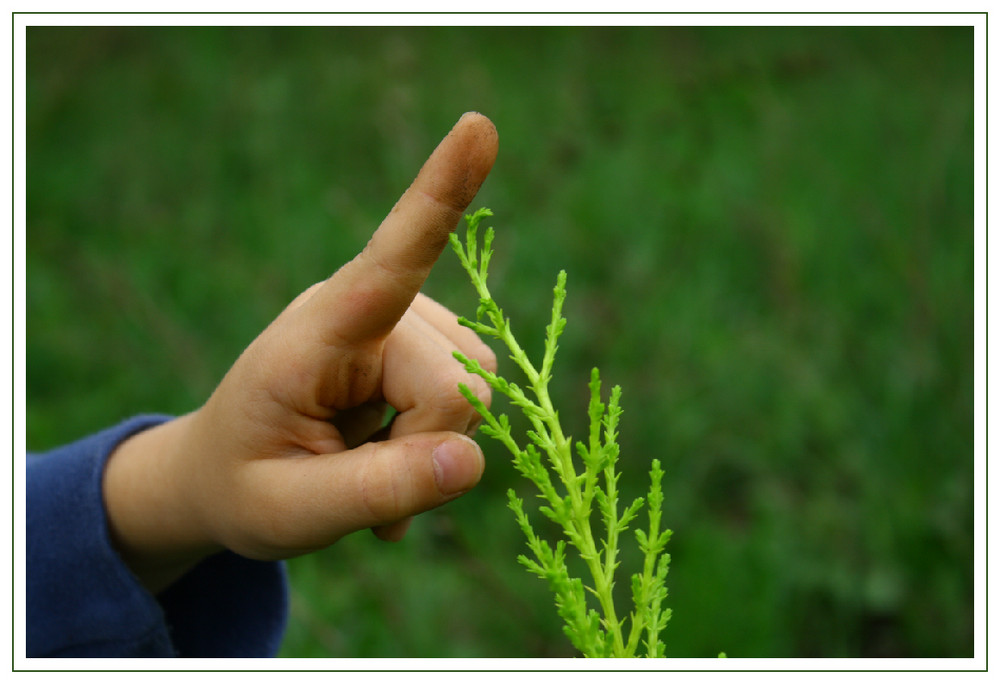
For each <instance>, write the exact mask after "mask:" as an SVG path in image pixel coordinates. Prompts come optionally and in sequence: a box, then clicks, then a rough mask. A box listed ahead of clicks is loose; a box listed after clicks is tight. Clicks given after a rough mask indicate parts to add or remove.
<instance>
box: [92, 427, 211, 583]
mask: <svg viewBox="0 0 1000 684" xmlns="http://www.w3.org/2000/svg"><path fill="white" fill-rule="evenodd" d="M195 415H196V414H188V415H186V416H182V417H180V418H177V419H176V420H172V421H170V422H167V423H163V424H161V425H158V426H156V427H153V428H150V429H148V430H144V431H143V432H140V433H138V434H136V435H133V436H132V437H130V438H129V439H127V440H125V441H124V442H122V443H121V444H120V445H119V446H118V448H117V449H115V451H114V452H113V453H112V454H111V456H110V457H109V458H108V462H107V466H106V468H105V471H104V502H105V506H106V509H107V517H108V528H109V532H110V534H111V539H112V541H113V542H114V544H115V547H116V548H117V549H118V552H119V553H120V554H121V556H122V559H123V560H124V561H125V562H126V564H127V565H128V566H129V568H130V569H131V570H132V572H133V573H135V575H136V576H137V577H138V578H139V580H140V581H141V582H142V584H143V585H144V586H145V587H146V588H147V589H148V590H149V591H151V592H152V593H154V594H155V593H158V592H160V591H162V590H163V589H165V588H166V587H168V586H170V585H171V584H172V583H173V582H174V581H175V580H177V579H178V578H179V577H181V576H182V575H183V574H184V573H186V572H187V571H189V570H190V569H191V568H193V567H194V566H195V565H197V564H198V562H200V561H201V560H203V559H204V558H206V557H208V556H209V555H211V554H213V553H215V552H218V551H221V550H222V547H221V546H219V545H217V544H215V543H214V542H213V541H212V540H211V539H210V538H209V537H208V535H207V534H206V532H205V529H206V528H205V526H204V525H203V524H202V523H201V521H200V520H199V517H198V514H197V509H196V507H195V506H193V505H192V502H191V500H190V494H191V492H190V491H189V488H187V487H185V486H184V483H183V481H182V475H183V471H182V469H181V468H179V467H178V466H179V465H180V464H183V463H185V462H186V458H185V457H187V456H190V453H185V450H186V449H187V446H186V443H187V440H186V435H187V432H188V430H189V428H190V425H191V423H192V422H193V420H194V417H195ZM206 466H207V464H206Z"/></svg>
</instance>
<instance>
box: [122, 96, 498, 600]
mask: <svg viewBox="0 0 1000 684" xmlns="http://www.w3.org/2000/svg"><path fill="white" fill-rule="evenodd" d="M496 152H497V134H496V129H495V128H494V127H493V124H492V123H491V122H490V121H489V119H487V118H486V117H484V116H481V115H479V114H466V115H465V116H463V117H462V119H461V120H460V121H459V122H458V123H457V124H456V125H455V128H454V129H453V130H452V131H451V133H450V134H449V135H448V136H447V137H446V138H445V139H444V140H443V141H442V142H441V144H440V145H439V146H438V147H437V149H436V150H435V151H434V153H433V154H432V155H431V157H430V158H429V159H428V160H427V162H426V163H425V165H424V167H423V168H422V169H421V170H420V173H419V174H418V176H417V178H416V180H415V181H414V182H413V185H412V186H411V187H410V188H409V189H408V190H407V191H406V193H404V195H403V196H402V198H401V199H400V200H399V202H398V203H397V204H396V206H395V207H394V208H393V210H392V211H391V212H390V213H389V215H388V216H387V217H386V219H385V221H383V223H382V225H381V226H380V227H379V229H378V230H377V231H376V232H375V234H374V235H373V237H372V239H371V241H370V242H369V244H368V246H367V247H365V249H364V251H362V252H361V254H359V255H358V256H357V257H356V258H355V259H354V260H353V261H351V262H350V263H348V264H346V265H345V266H344V267H342V268H341V269H340V270H339V271H337V272H336V273H335V274H334V275H333V276H331V277H330V278H329V279H328V280H326V281H325V282H323V283H319V284H317V285H314V286H313V287H311V288H309V289H308V290H306V291H305V292H304V293H302V294H301V295H300V296H299V297H297V298H296V299H295V300H294V301H293V302H292V303H291V304H290V305H289V306H288V308H287V309H286V310H285V311H284V312H282V313H281V315H280V316H278V318H277V319H276V320H275V321H274V322H273V323H272V324H271V325H270V326H268V328H267V329H265V330H264V332H263V333H261V335H260V336H259V337H258V338H257V339H256V340H254V342H253V343H252V344H251V345H250V346H249V347H248V348H247V349H246V351H245V352H244V353H243V354H242V355H241V356H240V358H239V359H238V360H237V361H236V363H235V364H234V365H233V367H232V369H231V370H230V371H229V373H228V374H227V375H226V376H225V378H224V379H223V380H222V382H221V383H220V385H219V387H218V388H217V390H216V391H215V392H214V393H213V395H212V396H211V398H210V399H209V400H208V402H207V403H206V404H205V405H204V406H203V407H202V408H200V409H199V410H197V411H195V412H194V413H191V414H188V415H186V416H183V417H181V418H178V419H177V420H175V421H171V422H169V423H165V424H163V425H161V426H159V427H157V428H153V429H151V430H148V431H146V432H143V433H140V434H138V435H136V436H135V437H133V438H131V439H129V440H127V441H126V442H125V443H123V444H122V445H121V446H120V447H119V448H118V449H117V450H116V452H115V453H114V454H113V455H112V457H111V459H110V460H109V462H108V467H107V470H106V473H105V482H104V486H105V499H106V503H107V508H108V518H109V525H110V527H111V531H112V535H113V538H114V539H115V541H116V543H117V545H118V547H119V549H120V550H121V552H122V554H123V556H124V557H125V559H126V561H128V562H129V564H130V565H131V567H132V568H133V570H134V571H135V572H136V573H137V574H138V576H139V577H140V579H142V580H143V581H144V582H145V583H146V585H147V586H148V587H150V588H151V589H153V590H154V591H155V590H159V589H160V588H163V587H165V586H166V585H168V584H169V583H170V582H172V581H173V580H174V579H176V578H177V577H178V576H179V575H180V574H182V573H183V572H185V571H186V570H187V569H189V568H190V567H191V566H193V565H194V564H195V563H197V562H198V561H199V560H200V559H201V558H204V557H205V556H206V555H208V554H210V553H213V552H215V551H218V550H220V549H223V548H228V549H230V550H232V551H235V552H236V553H239V554H242V555H244V556H247V557H250V558H257V559H279V558H287V557H291V556H295V555H299V554H302V553H306V552H309V551H314V550H317V549H320V548H323V547H325V546H328V545H330V544H332V543H333V542H335V541H337V540H338V539H339V538H341V537H343V536H344V535H346V534H349V533H351V532H354V531H356V530H361V529H364V528H368V527H373V528H375V531H376V534H378V535H379V536H380V537H382V538H384V539H399V538H401V537H402V535H403V534H404V533H405V530H406V525H407V520H408V518H409V516H411V515H414V514H416V513H419V512H422V511H425V510H428V509H431V508H434V507H436V506H439V505H441V504H442V503H444V502H446V501H449V500H451V499H453V498H455V497H457V496H459V495H460V494H462V493H464V492H466V491H468V490H469V489H470V488H471V487H473V486H474V485H475V484H476V483H477V482H478V481H479V478H480V476H481V474H482V470H483V457H482V454H481V452H480V451H479V448H478V447H477V446H476V445H475V443H474V442H473V441H472V440H471V439H469V438H468V437H466V435H468V434H471V433H472V431H473V430H474V429H475V426H476V424H477V419H478V416H477V415H476V414H475V411H474V410H473V409H472V408H471V406H470V405H469V404H468V402H467V401H466V400H465V399H464V397H462V396H461V395H460V394H459V393H458V390H457V385H458V383H459V382H464V383H466V384H467V385H469V386H470V387H472V388H474V390H475V391H476V392H477V394H479V395H480V396H481V397H482V398H483V399H484V400H487V401H488V399H489V388H488V387H487V386H486V385H485V383H483V382H482V381H481V380H480V379H479V378H477V377H475V376H471V375H469V374H467V373H466V372H465V371H464V369H463V368H462V366H461V365H460V364H459V363H458V362H457V361H456V360H455V359H454V358H453V357H452V352H453V351H454V350H456V349H458V350H461V351H462V352H463V353H464V354H466V355H467V356H469V357H470V358H474V359H478V360H479V361H480V363H481V364H482V365H483V366H484V367H487V368H490V367H495V358H494V356H493V353H492V352H491V351H490V350H489V348H488V347H486V345H484V344H483V343H482V342H480V341H479V339H478V338H476V336H475V335H473V334H472V333H471V332H470V331H469V330H467V329H465V328H463V327H461V326H459V325H458V323H457V322H456V319H455V316H454V315H453V314H451V313H450V312H448V311H447V310H446V309H444V308H443V307H442V306H440V305H439V304H437V303H435V302H434V301H432V300H430V299H428V298H427V297H424V296H422V295H420V294H418V291H419V289H420V287H421V286H422V284H423V282H424V279H425V278H426V277H427V275H428V273H429V272H430V269H431V267H432V266H433V264H434V262H435V260H436V259H437V257H438V255H439V254H440V253H441V250H442V249H443V247H444V245H445V244H446V243H447V238H448V234H449V233H450V232H451V230H452V229H454V227H455V225H456V224H457V222H458V220H459V218H461V215H462V213H463V212H464V211H465V209H466V207H467V206H468V204H469V203H470V202H471V201H472V198H473V197H474V196H475V194H476V192H477V191H478V190H479V186H480V185H481V184H482V182H483V180H485V178H486V175H487V174H488V173H489V170H490V168H491V166H492V165H493V161H494V159H495V157H496ZM387 405H388V406H391V407H392V408H394V409H395V410H396V411H398V415H397V416H396V417H395V419H394V421H393V422H392V423H391V426H390V427H389V429H388V430H387V431H383V434H376V433H378V432H379V431H380V429H381V427H382V425H383V416H384V412H385V408H386V406H387ZM384 432H387V433H388V434H387V435H385V434H384ZM383 436H385V437H387V438H386V439H384V440H383V441H378V440H379V439H380V438H382V437H383ZM373 437H375V440H372V439H371V438H373Z"/></svg>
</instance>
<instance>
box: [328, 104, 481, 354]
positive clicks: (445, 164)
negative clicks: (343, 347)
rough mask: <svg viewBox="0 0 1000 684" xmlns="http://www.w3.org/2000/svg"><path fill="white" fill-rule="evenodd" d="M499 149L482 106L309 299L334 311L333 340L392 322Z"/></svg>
mask: <svg viewBox="0 0 1000 684" xmlns="http://www.w3.org/2000/svg"><path fill="white" fill-rule="evenodd" d="M496 154H497V132H496V128H495V127H494V126H493V123H492V122H491V121H490V120H489V119H488V118H486V117H485V116H483V115H482V114H478V113H475V112H469V113H467V114H464V115H463V116H462V118H461V119H459V121H458V123H456V124H455V126H454V128H452V130H451V132H450V133H448V135H447V136H446V137H445V138H444V140H442V141H441V143H440V144H438V146H437V148H436V149H435V150H434V152H433V153H431V156H430V157H429V158H428V159H427V161H426V162H425V163H424V165H423V167H422V168H421V169H420V172H419V173H418V174H417V177H416V179H415V180H414V181H413V184H412V185H411V186H410V187H409V189H407V191H406V192H405V193H403V196H402V197H401V198H400V199H399V201H398V202H397V203H396V206H394V207H393V208H392V211H390V212H389V215H388V216H386V218H385V220H384V221H383V222H382V225H380V226H379V228H378V230H376V231H375V234H374V235H373V236H372V238H371V240H370V241H369V243H368V245H367V246H366V247H365V248H364V250H363V251H362V252H361V253H360V254H359V255H358V256H357V257H355V258H354V260H352V261H351V262H349V263H348V264H346V265H345V266H344V267H343V268H341V269H340V270H339V271H338V272H337V273H335V274H334V275H333V276H332V277H331V278H330V279H329V280H328V281H327V283H326V284H325V285H324V287H322V288H321V289H320V290H319V291H317V293H316V296H314V297H313V298H311V300H310V301H309V304H310V305H316V306H319V307H322V310H324V311H328V312H330V315H329V316H327V317H326V318H325V319H324V320H325V324H324V325H325V331H324V332H325V333H326V334H325V335H324V337H325V338H326V339H327V340H328V341H329V340H331V339H332V340H333V341H336V342H341V343H344V342H346V343H357V342H363V341H367V340H371V339H375V338H378V337H381V336H384V335H385V334H387V333H388V332H389V331H390V330H391V329H392V327H393V326H394V325H395V324H396V323H397V322H398V321H399V319H400V318H401V317H402V315H403V313H405V311H406V309H407V308H408V307H409V305H410V302H412V301H413V298H414V297H415V296H416V294H417V292H418V291H419V290H420V288H421V286H422V285H423V283H424V280H425V279H426V278H427V275H428V274H429V273H430V270H431V267H432V266H433V265H434V262H435V261H436V260H437V258H438V256H440V254H441V251H442V249H444V246H445V245H446V244H447V242H448V234H449V233H450V232H451V231H452V230H454V228H455V226H456V225H457V223H458V220H459V219H460V218H461V216H462V213H463V212H464V211H465V210H466V208H467V207H468V205H469V203H470V202H471V201H472V199H473V198H474V197H475V196H476V193H477V192H478V191H479V187H480V186H481V185H482V183H483V181H484V180H486V176H487V174H489V172H490V169H491V168H492V166H493V162H494V160H495V159H496ZM321 318H322V317H321Z"/></svg>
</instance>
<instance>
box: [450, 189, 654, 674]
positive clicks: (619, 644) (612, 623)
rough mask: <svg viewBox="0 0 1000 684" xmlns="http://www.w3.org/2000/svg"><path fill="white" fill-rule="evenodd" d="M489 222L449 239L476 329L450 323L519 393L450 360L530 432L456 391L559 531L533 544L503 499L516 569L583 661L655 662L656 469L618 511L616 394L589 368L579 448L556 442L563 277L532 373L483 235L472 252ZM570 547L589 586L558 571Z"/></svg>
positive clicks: (518, 503)
mask: <svg viewBox="0 0 1000 684" xmlns="http://www.w3.org/2000/svg"><path fill="white" fill-rule="evenodd" d="M492 215H493V212H492V211H490V210H489V209H485V208H483V209H479V210H478V211H476V212H475V213H473V214H471V215H469V216H466V217H465V220H466V224H467V227H468V230H467V232H466V238H465V243H464V244H463V243H462V241H461V240H459V238H458V237H457V236H456V235H455V234H452V235H451V245H452V247H453V248H454V250H455V253H456V254H458V258H459V259H460V260H461V262H462V266H463V267H464V268H465V270H466V272H467V273H468V274H469V277H470V279H471V280H472V284H473V286H474V287H475V288H476V292H477V293H478V294H479V307H478V308H477V309H476V320H474V321H473V320H469V319H467V318H460V319H459V322H460V323H462V325H465V326H467V327H469V328H471V329H472V330H474V331H475V332H477V333H479V334H480V335H485V336H487V337H495V338H497V339H498V340H500V341H501V342H503V344H504V345H506V347H507V349H508V350H509V351H510V358H511V359H513V361H514V363H516V364H517V366H518V367H519V368H520V369H521V371H523V373H524V376H525V378H526V380H527V388H528V391H525V390H524V389H522V388H521V387H520V386H519V385H517V384H515V383H513V382H510V381H508V380H506V379H504V378H503V377H500V376H499V375H498V374H495V373H491V372H489V371H487V370H485V369H484V368H482V367H481V366H480V365H479V363H478V362H476V361H473V360H470V359H469V358H467V357H466V356H464V355H463V354H461V353H460V352H456V353H455V357H456V358H457V359H458V360H459V361H461V362H462V363H463V364H465V367H466V369H467V370H468V371H469V372H471V373H474V374H476V375H478V376H479V377H481V378H483V379H484V380H485V381H486V382H487V383H489V385H490V386H491V387H492V388H493V389H494V390H496V391H497V392H499V393H500V394H503V395H504V396H506V397H507V398H508V399H509V400H510V402H511V404H513V405H514V406H516V407H517V408H518V409H520V410H521V412H522V413H523V414H524V415H525V417H526V418H527V420H528V422H529V423H530V425H531V428H530V429H529V430H527V434H526V435H525V438H524V439H521V440H520V441H519V440H517V439H515V438H514V436H513V435H512V434H511V425H510V421H509V419H508V417H507V416H506V415H504V414H499V415H494V414H493V413H491V411H490V409H488V408H487V407H486V406H485V405H484V404H483V402H482V401H481V400H479V399H478V398H477V397H476V395H475V394H473V393H472V392H471V391H470V390H469V388H468V387H466V386H465V385H461V386H460V388H459V389H460V390H461V391H462V394H463V395H464V396H465V398H466V399H468V401H469V403H471V404H472V405H473V406H474V407H475V409H476V410H477V411H478V412H479V414H480V415H481V416H482V417H483V425H482V427H481V428H480V429H481V430H482V431H483V433H484V434H486V435H488V436H490V437H493V438H495V439H497V440H499V441H500V442H501V443H503V445H504V446H505V447H507V449H508V450H509V451H510V452H511V454H513V461H514V467H515V468H516V469H517V470H518V471H519V472H520V473H521V474H522V475H523V476H524V477H526V478H527V479H528V480H530V481H531V482H532V483H534V485H535V486H536V487H537V489H538V497H539V498H540V499H541V500H542V502H543V503H542V505H540V506H539V508H538V511H539V512H540V513H541V514H542V515H544V516H546V517H547V518H549V519H550V520H552V521H553V522H555V523H556V525H558V526H559V527H560V528H561V530H562V535H563V538H562V539H559V540H558V541H557V542H556V543H555V546H553V545H552V544H551V543H550V542H549V541H548V540H546V539H543V538H542V537H540V536H539V535H538V534H537V533H536V532H535V528H534V526H533V525H532V523H531V519H530V517H529V515H528V512H526V510H525V507H524V501H523V500H521V499H519V498H517V496H516V495H515V493H514V491H513V490H510V491H508V492H507V497H508V505H509V507H510V509H511V510H512V511H513V512H514V516H515V517H516V519H517V523H518V525H519V526H520V528H521V530H522V531H523V532H524V535H525V537H527V542H528V544H527V545H528V549H529V550H530V551H531V555H532V557H529V556H527V555H521V556H519V557H518V560H519V561H520V562H521V564H523V565H524V566H525V567H526V568H527V569H528V570H529V571H530V572H532V573H534V574H536V575H538V576H539V577H540V578H542V579H544V580H546V581H547V582H548V585H549V587H550V589H551V590H552V592H553V594H555V603H556V608H557V610H558V613H559V615H560V616H561V617H562V618H563V620H564V621H565V625H564V627H563V631H564V632H565V633H566V635H567V636H568V637H569V639H570V641H571V642H572V644H573V646H574V647H576V648H577V649H578V650H579V651H580V652H581V653H582V654H583V655H584V656H586V657H625V658H628V657H636V656H646V657H662V656H663V655H664V644H663V642H662V641H661V639H660V634H661V632H662V631H663V629H664V627H666V625H667V621H668V620H669V619H670V609H669V608H666V607H664V605H663V601H664V599H665V598H666V596H667V589H666V585H665V580H666V576H667V570H668V568H669V564H670V555H669V554H667V553H665V552H664V548H665V547H666V545H667V542H668V540H669V539H670V535H671V531H670V530H663V529H660V509H661V505H662V503H663V494H662V491H661V487H660V481H661V480H662V478H663V471H662V470H661V469H660V462H659V461H658V460H656V459H653V460H652V462H651V463H650V472H649V477H650V485H649V492H648V495H647V496H646V498H645V501H644V500H643V499H642V498H641V497H640V498H637V499H635V500H634V501H632V503H631V504H629V505H628V506H625V507H624V508H622V506H621V505H620V502H619V491H618V478H619V473H618V472H617V470H616V466H617V465H618V457H619V446H618V419H619V416H620V415H621V413H622V409H621V406H620V400H621V388H620V387H618V386H616V387H614V389H612V390H611V393H610V396H609V398H608V402H607V404H605V403H604V402H603V401H602V397H601V379H600V375H599V373H598V370H597V369H596V368H595V369H594V370H593V371H592V372H591V377H590V406H589V410H588V414H589V418H590V430H589V434H588V435H587V438H586V439H585V440H577V441H574V440H573V438H572V437H570V436H569V435H566V434H565V433H564V431H563V428H562V426H561V424H560V422H559V414H558V412H557V411H556V409H555V407H554V406H553V405H552V400H551V398H550V396H549V382H550V381H551V380H552V367H553V362H554V361H555V355H556V349H557V344H556V343H557V341H558V339H559V336H560V334H562V332H563V329H564V328H565V326H566V319H565V318H563V316H562V306H563V301H564V300H565V299H566V272H565V271H561V272H560V273H559V276H558V278H557V280H556V286H555V290H554V294H555V296H554V299H553V303H552V321H551V323H549V325H548V326H547V327H546V335H545V350H544V354H543V356H542V361H541V365H540V366H538V367H536V366H535V365H534V364H533V363H532V362H531V361H530V360H529V359H528V357H527V355H526V354H525V352H524V350H523V349H522V348H521V345H520V344H518V342H517V340H516V339H515V337H514V334H513V332H512V331H511V327H510V321H509V319H507V318H505V317H504V314H503V311H502V310H501V309H500V307H499V306H498V305H497V303H496V302H495V301H494V300H493V297H492V296H491V295H490V291H489V288H487V286H486V277H487V268H488V267H489V263H490V256H491V255H492V253H493V252H492V249H491V246H492V242H493V229H492V228H488V229H487V230H486V232H485V235H484V237H483V246H482V249H480V248H479V245H478V239H477V233H478V229H479V223H480V221H482V219H483V218H485V217H487V216H492ZM644 504H645V506H646V509H647V520H648V525H646V526H645V528H644V529H643V528H638V529H635V530H634V532H633V535H634V537H635V540H636V542H637V543H638V545H639V549H640V551H641V552H642V554H643V558H644V561H643V565H642V569H641V570H640V571H638V572H636V573H634V574H633V575H632V578H631V589H632V592H631V593H632V607H631V610H630V612H629V613H628V614H627V615H625V614H623V612H622V611H621V608H619V607H618V606H616V605H615V601H614V597H613V589H614V586H615V581H616V579H615V577H616V576H615V572H616V571H617V570H618V566H619V564H620V560H619V548H620V546H619V544H620V542H621V539H622V537H623V536H624V535H625V533H626V531H627V530H628V528H629V525H630V524H631V523H632V521H633V520H635V519H636V517H637V515H638V514H639V512H640V510H641V509H642V507H643V505H644ZM570 548H572V549H575V550H576V554H577V555H578V556H579V557H580V559H582V561H583V564H584V565H585V566H586V568H587V571H588V574H589V579H587V580H586V581H585V580H584V579H581V578H577V577H571V576H570V572H569V569H568V568H567V565H566V557H567V556H566V554H567V552H568V549H570ZM595 604H596V608H595V607H594V605H595ZM626 626H627V628H626Z"/></svg>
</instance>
